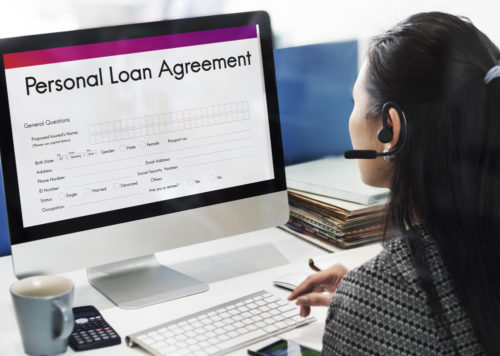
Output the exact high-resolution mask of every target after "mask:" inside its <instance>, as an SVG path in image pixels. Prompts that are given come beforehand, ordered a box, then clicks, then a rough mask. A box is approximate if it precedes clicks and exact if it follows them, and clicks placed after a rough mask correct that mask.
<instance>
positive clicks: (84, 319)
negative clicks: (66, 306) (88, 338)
mask: <svg viewBox="0 0 500 356" xmlns="http://www.w3.org/2000/svg"><path fill="white" fill-rule="evenodd" d="M88 321H89V319H87V318H79V319H76V320H75V323H77V324H85V323H86V322H88Z"/></svg>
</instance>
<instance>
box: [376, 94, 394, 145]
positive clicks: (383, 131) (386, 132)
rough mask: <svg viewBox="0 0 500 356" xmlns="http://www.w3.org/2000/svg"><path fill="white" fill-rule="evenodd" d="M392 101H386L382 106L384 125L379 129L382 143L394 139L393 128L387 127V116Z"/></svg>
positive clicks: (378, 135) (379, 137)
mask: <svg viewBox="0 0 500 356" xmlns="http://www.w3.org/2000/svg"><path fill="white" fill-rule="evenodd" d="M391 105H392V103H391V102H388V103H385V104H384V106H383V107H382V127H381V128H380V130H378V133H377V138H378V140H379V141H380V142H382V143H387V142H391V140H392V130H391V129H390V128H388V127H387V118H388V117H389V109H390V108H391Z"/></svg>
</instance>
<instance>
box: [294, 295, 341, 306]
mask: <svg viewBox="0 0 500 356" xmlns="http://www.w3.org/2000/svg"><path fill="white" fill-rule="evenodd" d="M332 297H333V294H331V293H309V294H306V295H303V296H301V297H299V298H297V302H296V304H297V305H300V306H301V307H315V306H323V307H327V306H329V305H330V303H331V301H332Z"/></svg>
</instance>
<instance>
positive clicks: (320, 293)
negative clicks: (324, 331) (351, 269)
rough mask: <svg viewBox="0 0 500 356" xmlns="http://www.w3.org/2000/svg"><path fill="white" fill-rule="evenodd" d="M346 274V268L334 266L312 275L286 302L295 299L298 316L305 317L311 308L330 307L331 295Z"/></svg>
mask: <svg viewBox="0 0 500 356" xmlns="http://www.w3.org/2000/svg"><path fill="white" fill-rule="evenodd" d="M347 272H348V270H347V268H345V267H344V266H342V265H341V264H336V265H333V266H332V267H330V268H328V269H325V270H323V271H321V272H318V273H315V274H312V275H310V276H309V277H307V278H306V280H305V281H304V282H302V283H301V284H300V285H299V286H298V287H297V288H295V290H294V291H293V292H292V294H290V296H289V297H288V300H294V299H297V302H296V304H297V305H300V316H303V317H306V316H308V315H309V313H310V312H311V306H318V305H319V306H325V307H327V306H329V305H330V302H331V301H332V298H333V293H334V292H335V290H336V289H337V286H338V285H339V283H340V281H341V280H342V278H343V277H344V276H345V274H346V273H347Z"/></svg>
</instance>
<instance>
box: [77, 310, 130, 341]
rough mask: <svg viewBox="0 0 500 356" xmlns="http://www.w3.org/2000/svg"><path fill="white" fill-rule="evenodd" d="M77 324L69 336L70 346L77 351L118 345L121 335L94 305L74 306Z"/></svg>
mask: <svg viewBox="0 0 500 356" xmlns="http://www.w3.org/2000/svg"><path fill="white" fill-rule="evenodd" d="M73 316H74V318H75V325H74V327H73V332H72V333H71V335H70V337H69V346H71V348H72V349H73V350H75V351H85V350H92V349H97V348H100V347H106V346H112V345H118V344H119V343H121V338H120V336H119V335H118V334H117V333H116V331H115V330H114V329H113V328H112V327H111V326H110V325H109V324H108V323H107V322H106V320H104V318H103V317H102V315H101V313H100V312H99V310H97V309H96V308H95V307H94V306H92V305H86V306H82V307H75V308H73Z"/></svg>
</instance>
